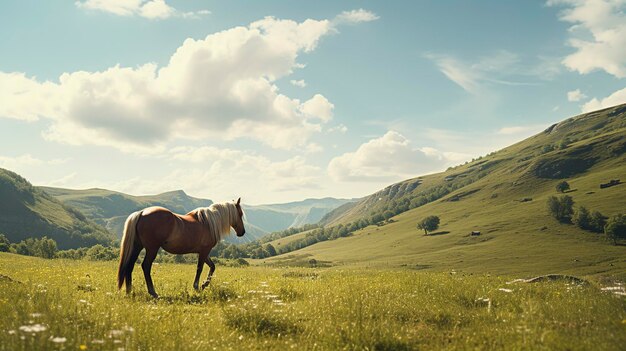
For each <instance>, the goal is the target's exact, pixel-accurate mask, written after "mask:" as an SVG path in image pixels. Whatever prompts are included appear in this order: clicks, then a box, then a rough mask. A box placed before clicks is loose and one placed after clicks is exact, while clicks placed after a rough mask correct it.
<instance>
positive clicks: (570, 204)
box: [548, 195, 574, 222]
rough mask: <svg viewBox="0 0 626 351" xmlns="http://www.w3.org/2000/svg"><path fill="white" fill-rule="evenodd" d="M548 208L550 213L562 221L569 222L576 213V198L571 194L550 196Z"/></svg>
mask: <svg viewBox="0 0 626 351" xmlns="http://www.w3.org/2000/svg"><path fill="white" fill-rule="evenodd" d="M548 210H549V211H550V214H551V215H552V216H553V217H554V218H556V219H558V220H559V221H560V222H568V221H569V220H570V219H571V217H572V214H573V213H574V199H572V197H571V196H569V195H563V196H560V197H558V198H557V197H556V196H550V197H549V198H548Z"/></svg>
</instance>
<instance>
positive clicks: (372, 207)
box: [266, 104, 626, 278]
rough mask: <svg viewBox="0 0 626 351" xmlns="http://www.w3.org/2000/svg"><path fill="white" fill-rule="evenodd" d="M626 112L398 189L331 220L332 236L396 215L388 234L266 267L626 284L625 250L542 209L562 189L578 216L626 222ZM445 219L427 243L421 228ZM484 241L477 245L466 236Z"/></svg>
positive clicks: (568, 126)
mask: <svg viewBox="0 0 626 351" xmlns="http://www.w3.org/2000/svg"><path fill="white" fill-rule="evenodd" d="M612 179H621V180H622V181H624V180H626V104H623V105H619V106H615V107H612V108H608V109H604V110H601V111H595V112H591V113H587V114H582V115H579V116H576V117H573V118H570V119H567V120H565V121H563V122H560V123H557V124H554V125H552V126H550V127H549V128H547V129H546V130H545V131H543V132H541V133H539V134H537V135H535V136H532V137H530V138H528V139H526V140H524V141H521V142H519V143H516V144H514V145H512V146H509V147H507V148H505V149H502V150H500V151H497V152H494V153H491V154H489V155H487V156H484V157H480V158H479V159H477V160H473V161H472V162H468V163H467V164H464V165H460V166H457V167H453V168H450V169H448V170H447V171H445V172H441V173H437V174H432V175H427V176H423V177H418V178H413V179H409V180H406V181H402V182H399V183H396V184H393V185H390V186H388V187H386V188H385V189H382V190H380V191H378V192H376V193H375V194H372V195H370V196H368V197H365V198H363V199H361V200H360V201H358V202H356V203H353V204H346V205H344V206H342V207H339V208H338V209H336V210H335V211H333V212H330V213H329V214H328V215H326V216H325V217H324V219H323V220H322V222H323V223H324V224H325V225H326V227H332V226H336V225H351V224H353V223H358V222H359V221H364V220H370V222H371V219H372V218H373V217H374V216H376V215H377V214H381V213H385V212H386V211H390V212H392V213H395V214H397V215H395V216H393V217H392V218H391V221H390V223H387V224H384V225H382V226H376V225H370V226H367V227H365V228H364V229H362V230H357V231H355V232H354V233H353V235H352V236H350V237H347V238H340V239H337V240H331V241H324V242H321V243H317V244H315V245H312V246H309V247H306V248H304V249H301V250H298V251H294V252H291V253H287V254H283V255H280V256H276V257H274V258H272V259H269V260H267V261H266V262H268V263H282V264H302V263H303V262H307V261H308V260H309V259H312V258H314V259H316V260H318V261H330V262H332V263H333V264H336V265H337V264H338V265H341V264H355V265H361V266H386V267H409V268H414V269H434V270H451V269H456V270H463V271H466V272H492V273H499V274H501V273H513V272H515V273H528V274H535V273H545V272H565V273H567V272H576V273H579V274H600V275H601V274H621V276H622V278H624V277H626V273H624V272H626V246H614V245H611V244H610V243H609V242H608V241H607V240H606V239H605V237H604V236H603V235H601V234H596V233H591V232H588V231H584V230H582V229H580V228H578V227H576V226H575V225H573V224H565V223H560V222H558V221H557V220H556V219H554V218H552V217H551V216H550V215H549V213H548V210H547V206H546V202H547V199H548V197H550V196H558V195H560V194H558V193H557V191H556V190H555V186H556V184H557V183H558V182H560V181H562V180H566V181H567V182H568V183H569V184H570V185H571V190H570V191H569V192H568V193H567V195H569V196H572V197H573V199H574V201H575V208H577V207H579V206H585V207H586V208H588V209H589V210H591V211H595V210H597V211H600V212H601V213H602V214H604V215H605V216H612V215H615V214H618V213H626V189H625V187H626V185H624V184H618V185H616V186H612V187H608V188H600V184H603V183H607V182H609V181H610V180H612ZM428 215H437V216H439V217H440V218H441V225H440V229H439V230H438V231H437V232H436V233H434V234H432V235H428V236H424V234H423V232H421V231H418V230H417V229H416V224H417V222H418V221H419V220H421V219H422V218H424V217H426V216H428ZM471 231H480V232H481V235H479V236H470V235H469V233H470V232H471Z"/></svg>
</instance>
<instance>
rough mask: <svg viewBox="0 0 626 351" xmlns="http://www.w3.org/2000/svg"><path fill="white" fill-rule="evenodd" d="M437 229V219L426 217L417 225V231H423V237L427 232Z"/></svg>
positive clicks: (435, 217)
mask: <svg viewBox="0 0 626 351" xmlns="http://www.w3.org/2000/svg"><path fill="white" fill-rule="evenodd" d="M437 228H439V217H437V216H428V217H426V218H424V219H422V221H421V222H419V223H417V229H420V230H424V235H428V232H432V231H433V230H436V229H437Z"/></svg>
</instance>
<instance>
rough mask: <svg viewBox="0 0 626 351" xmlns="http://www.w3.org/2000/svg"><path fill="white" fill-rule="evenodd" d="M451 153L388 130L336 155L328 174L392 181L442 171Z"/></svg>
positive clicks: (342, 177) (361, 179)
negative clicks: (413, 142)
mask: <svg viewBox="0 0 626 351" xmlns="http://www.w3.org/2000/svg"><path fill="white" fill-rule="evenodd" d="M448 156H454V155H445V154H444V153H442V152H439V151H438V150H436V149H433V148H421V149H418V148H415V147H413V146H412V145H411V142H410V140H408V139H407V138H405V137H404V136H403V135H402V134H400V133H398V132H395V131H389V132H387V133H386V134H385V135H383V136H382V137H380V138H375V139H371V140H369V141H368V142H366V143H364V144H362V145H361V146H359V148H358V149H357V150H356V151H354V152H348V153H345V154H343V155H341V156H338V157H335V158H333V159H332V160H331V161H330V163H329V164H328V173H329V175H330V176H331V177H332V178H333V179H334V180H336V181H365V182H367V181H373V182H378V181H393V180H398V179H404V178H408V177H414V176H417V175H420V174H424V173H428V172H433V171H436V170H440V169H442V168H443V167H445V166H446V165H447V164H448V163H449V159H448Z"/></svg>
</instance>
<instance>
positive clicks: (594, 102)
mask: <svg viewBox="0 0 626 351" xmlns="http://www.w3.org/2000/svg"><path fill="white" fill-rule="evenodd" d="M623 103H626V88H624V89H621V90H618V91H616V92H614V93H613V94H611V95H609V96H607V97H605V98H604V99H601V100H598V99H597V98H593V99H591V100H589V101H588V102H587V103H585V104H584V105H583V107H582V112H591V111H595V110H601V109H603V108H607V107H611V106H615V105H620V104H623Z"/></svg>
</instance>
